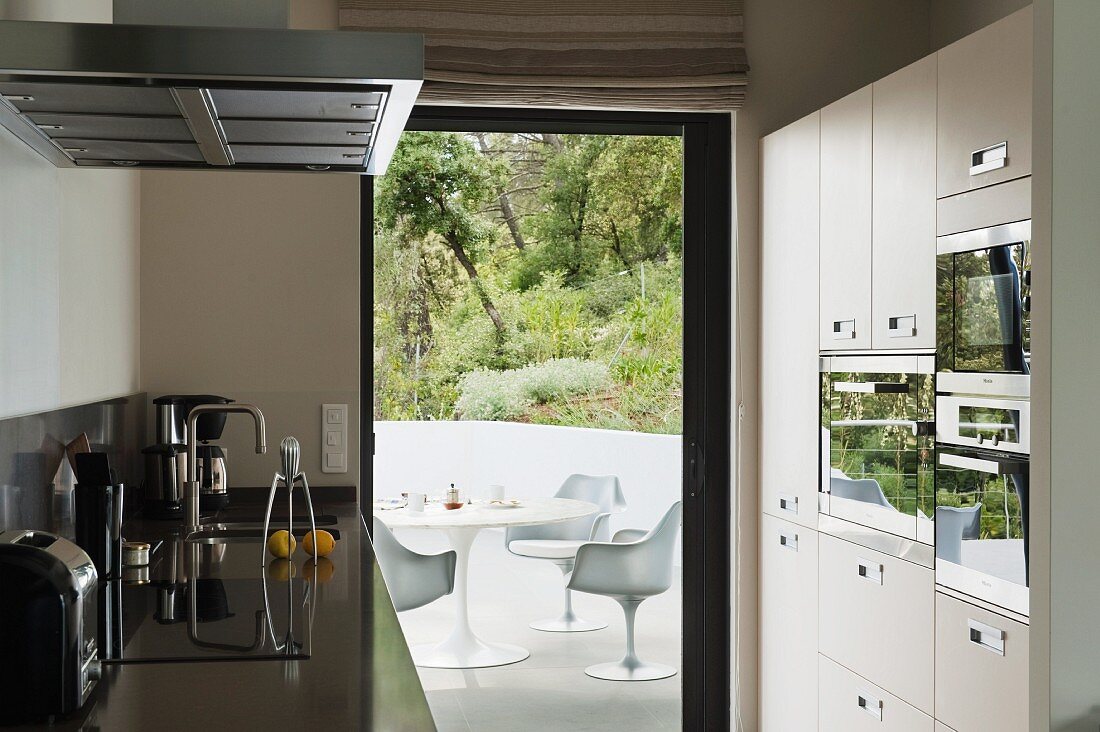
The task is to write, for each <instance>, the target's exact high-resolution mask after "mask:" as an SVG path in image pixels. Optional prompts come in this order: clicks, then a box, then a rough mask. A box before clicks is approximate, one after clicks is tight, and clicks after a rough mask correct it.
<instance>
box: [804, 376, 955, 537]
mask: <svg viewBox="0 0 1100 732" xmlns="http://www.w3.org/2000/svg"><path fill="white" fill-rule="evenodd" d="M820 363H821V368H820V371H821V429H822V440H821V442H822V450H821V452H822V455H821V464H822V480H821V486H820V493H819V510H820V512H821V513H823V514H827V515H829V516H833V517H836V518H840V519H844V520H846V521H851V522H853V523H856V524H860V525H862V526H866V527H870V528H872V529H877V530H879V531H885V532H888V533H890V534H895V535H897V536H901V537H904V538H907V539H911V540H914V541H918V542H922V543H925V544H932V543H933V540H934V537H935V530H934V527H933V517H934V509H935V493H934V490H935V466H936V464H935V399H936V395H935V382H934V379H935V359H934V357H933V356H902V355H890V356H825V357H822V358H821V362H820Z"/></svg>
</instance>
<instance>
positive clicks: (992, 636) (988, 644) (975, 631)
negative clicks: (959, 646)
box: [966, 618, 1005, 656]
mask: <svg viewBox="0 0 1100 732" xmlns="http://www.w3.org/2000/svg"><path fill="white" fill-rule="evenodd" d="M966 625H967V627H968V628H969V629H970V642H971V643H974V644H975V645H977V646H979V647H981V648H984V649H985V650H987V651H989V652H990V653H996V654H997V655H998V656H1003V655H1004V654H1005V632H1004V631H1003V630H1000V629H999V628H994V627H993V626H992V625H986V624H985V623H980V622H978V621H977V620H975V619H974V618H967V620H966Z"/></svg>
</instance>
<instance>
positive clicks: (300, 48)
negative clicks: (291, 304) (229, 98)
mask: <svg viewBox="0 0 1100 732" xmlns="http://www.w3.org/2000/svg"><path fill="white" fill-rule="evenodd" d="M120 49H121V50H120ZM74 78H75V79H76V80H78V81H84V82H92V81H94V80H104V81H105V82H107V83H111V82H112V81H113V82H114V83H124V84H125V83H133V84H138V85H150V86H160V87H168V86H171V85H172V84H173V83H176V84H179V83H181V82H182V83H183V85H184V86H195V87H205V86H214V85H218V84H222V83H224V82H233V83H236V82H260V83H263V84H265V85H269V86H270V85H274V84H284V85H293V86H295V87H296V89H297V90H316V91H325V90H327V89H332V88H333V87H334V86H337V85H339V86H352V85H353V86H354V87H356V88H360V89H361V88H364V87H369V88H373V89H374V90H376V91H380V92H386V96H385V98H384V100H383V108H384V114H382V115H381V116H380V117H379V126H378V129H377V131H376V133H375V135H374V137H373V138H372V139H371V149H370V150H369V152H368V153H367V156H366V158H365V159H362V161H361V162H359V161H356V162H355V164H351V163H349V164H347V165H341V166H332V167H331V170H332V171H333V172H350V173H354V174H364V173H365V174H368V175H376V174H381V173H383V172H384V171H385V168H386V166H387V165H388V163H389V160H390V158H391V157H392V155H393V152H394V150H395V148H396V146H397V142H398V139H399V138H400V135H401V133H402V132H403V130H404V121H405V120H407V119H408V116H409V114H410V113H411V111H412V107H413V104H414V103H415V101H416V97H417V95H418V94H419V92H420V87H421V86H422V84H423V78H424V43H423V36H422V35H420V34H414V33H389V32H384V33H372V32H357V33H341V32H338V31H303V30H285V31H283V30H271V29H247V28H189V27H179V26H130V25H114V24H98V23H53V22H50V23H46V22H28V21H0V81H40V82H42V81H57V82H62V81H63V82H66V83H71V82H72V81H73V79H74ZM191 80H194V82H193V83H190V84H188V83H187V82H188V81H191ZM4 105H7V107H6V108H2V109H0V124H3V126H4V127H6V128H8V129H9V130H11V131H12V132H13V133H14V134H15V135H16V136H17V137H19V138H20V139H21V140H23V142H25V143H27V144H28V145H30V146H31V147H32V148H33V149H34V150H35V151H36V152H38V153H39V154H40V155H42V156H43V157H45V158H46V159H47V160H49V161H50V162H51V163H53V164H54V165H56V166H58V167H77V166H79V167H114V166H115V165H116V163H114V162H113V161H110V160H81V161H79V162H78V161H76V160H74V159H73V158H72V157H71V156H68V155H65V154H64V152H63V151H62V150H61V149H60V148H59V147H58V146H57V145H56V144H54V143H53V142H52V141H50V139H49V138H48V137H47V136H46V135H44V134H43V133H42V131H41V130H38V129H37V128H34V126H33V125H32V124H31V123H30V122H29V120H28V119H27V118H26V117H25V115H23V114H20V113H18V108H17V107H16V106H15V105H13V104H11V103H10V102H6V101H5V102H3V103H2V104H0V107H4ZM120 111H123V110H120ZM389 120H393V122H388V121H389ZM204 165H208V164H199V163H179V162H168V161H152V162H142V163H141V167H143V168H169V169H180V168H201V167H204ZM225 167H226V166H216V167H215V169H225ZM238 167H240V168H242V169H260V170H292V171H293V170H301V169H302V167H301V166H295V165H292V164H278V163H272V164H267V165H261V164H249V165H239V166H238Z"/></svg>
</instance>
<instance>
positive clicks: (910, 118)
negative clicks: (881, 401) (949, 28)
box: [871, 56, 936, 350]
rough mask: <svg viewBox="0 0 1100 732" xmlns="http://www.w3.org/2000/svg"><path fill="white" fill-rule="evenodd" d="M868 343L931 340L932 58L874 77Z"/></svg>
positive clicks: (884, 345)
mask: <svg viewBox="0 0 1100 732" xmlns="http://www.w3.org/2000/svg"><path fill="white" fill-rule="evenodd" d="M872 167H873V188H872V189H873V191H874V195H873V197H874V206H873V211H874V215H873V222H874V223H873V234H872V240H871V241H872V247H871V252H872V254H871V262H872V267H871V273H872V275H871V281H872V283H873V284H872V286H871V293H872V302H871V317H872V319H873V320H872V326H871V345H872V347H873V348H875V349H876V350H879V349H898V348H905V349H913V348H929V349H930V348H935V347H936V59H935V57H934V56H929V57H927V58H924V59H921V60H920V61H917V62H916V63H914V64H910V65H909V66H907V67H905V68H904V69H902V70H901V71H898V72H896V73H893V74H891V75H890V76H887V77H886V78H885V79H883V80H881V81H877V82H875V84H874V156H873V166H872Z"/></svg>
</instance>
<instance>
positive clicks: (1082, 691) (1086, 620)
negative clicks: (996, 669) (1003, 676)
mask: <svg viewBox="0 0 1100 732" xmlns="http://www.w3.org/2000/svg"><path fill="white" fill-rule="evenodd" d="M1098 34H1100V3H1097V2H1095V1H1094V0H1037V2H1036V3H1035V94H1034V122H1035V135H1034V138H1033V139H1034V161H1035V162H1034V165H1035V168H1034V175H1035V180H1034V181H1033V187H1032V190H1033V191H1034V193H1033V196H1034V209H1035V210H1034V212H1033V217H1034V218H1033V222H1034V224H1035V230H1034V232H1033V236H1034V239H1033V243H1034V252H1035V260H1034V263H1033V266H1034V291H1035V293H1036V300H1035V303H1034V306H1035V309H1034V312H1033V314H1032V325H1033V331H1034V332H1035V334H1036V336H1035V340H1034V343H1033V345H1034V350H1033V354H1034V358H1033V360H1032V363H1033V369H1034V370H1033V374H1034V377H1033V388H1032V405H1033V407H1032V409H1033V418H1032V419H1033V425H1032V427H1033V430H1032V434H1033V438H1032V473H1031V474H1032V491H1031V495H1032V504H1031V505H1032V518H1031V526H1032V539H1031V587H1032V607H1031V641H1032V642H1031V659H1032V676H1031V679H1032V687H1031V691H1032V714H1031V729H1049V730H1055V731H1056V732H1078V731H1080V732H1086V731H1089V732H1091V731H1092V730H1096V729H1097V728H1100V694H1098V692H1097V681H1096V680H1097V666H1098V659H1100V635H1098V634H1097V633H1096V632H1095V631H1094V628H1095V625H1096V608H1097V606H1100V575H1098V573H1097V571H1096V557H1097V550H1098V547H1100V540H1098V538H1097V531H1096V516H1097V515H1098V513H1100V492H1098V491H1097V485H1096V484H1097V478H1096V467H1095V460H1094V459H1093V456H1094V454H1095V440H1094V439H1093V438H1092V434H1091V433H1093V432H1094V431H1095V428H1094V425H1095V421H1096V414H1097V412H1098V411H1100V390H1098V389H1097V387H1096V379H1095V371H1096V368H1095V366H1096V363H1097V362H1098V361H1100V335H1098V334H1097V329H1096V327H1095V324H1094V323H1093V320H1094V318H1095V315H1096V313H1097V312H1098V311H1100V288H1097V286H1096V281H1097V273H1100V247H1097V245H1096V240H1097V232H1098V231H1100V209H1098V208H1097V205H1096V202H1097V200H1098V199H1100V142H1098V140H1097V137H1096V120H1097V118H1098V117H1100V50H1098V48H1097V45H1096V38H1097V36H1098Z"/></svg>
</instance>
